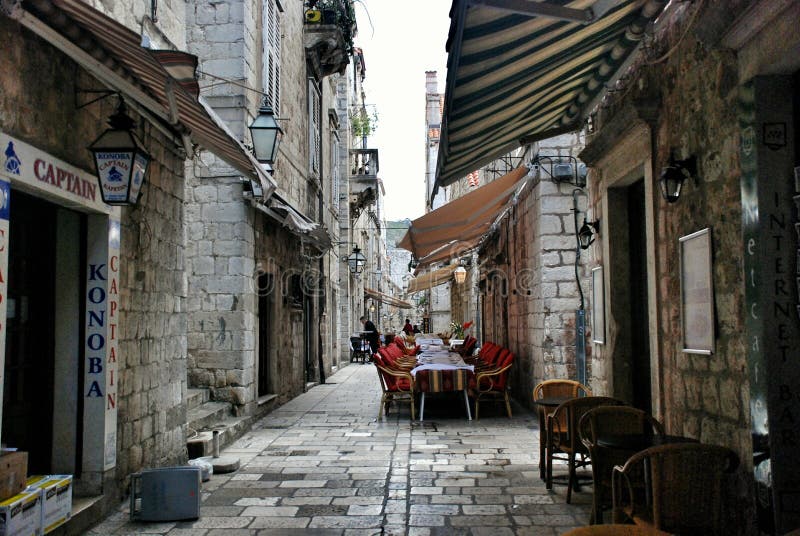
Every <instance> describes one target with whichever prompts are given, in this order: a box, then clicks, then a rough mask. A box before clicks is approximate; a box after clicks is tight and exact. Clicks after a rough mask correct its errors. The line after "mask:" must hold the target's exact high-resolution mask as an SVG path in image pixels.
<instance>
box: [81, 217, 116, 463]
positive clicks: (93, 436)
mask: <svg viewBox="0 0 800 536" xmlns="http://www.w3.org/2000/svg"><path fill="white" fill-rule="evenodd" d="M119 237H120V227H119V221H116V220H114V219H112V218H109V217H107V216H100V215H97V216H89V218H88V233H87V259H86V272H87V274H86V345H85V355H86V357H85V360H86V362H85V364H84V371H85V372H84V429H83V442H84V460H83V461H84V465H83V468H84V470H86V471H96V472H102V471H107V470H109V469H111V468H113V467H114V466H115V465H116V462H117V384H118V376H117V374H118V367H117V353H118V343H117V341H118V336H119V332H118V322H117V319H118V318H119V278H118V276H119ZM87 446H88V447H89V448H86V447H87Z"/></svg>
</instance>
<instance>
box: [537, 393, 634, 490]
mask: <svg viewBox="0 0 800 536" xmlns="http://www.w3.org/2000/svg"><path fill="white" fill-rule="evenodd" d="M622 404H624V402H623V401H622V400H617V399H616V398H610V397H607V396H584V397H578V398H573V399H570V400H568V401H566V402H564V403H563V404H561V405H560V406H558V407H557V408H556V410H555V411H554V412H553V413H551V414H550V415H548V416H547V430H548V434H547V445H546V454H547V479H546V482H547V489H552V487H553V460H558V459H560V460H566V462H567V466H568V469H569V479H568V480H567V504H569V503H570V502H571V501H572V489H573V488H577V487H578V477H577V474H576V469H578V468H579V467H586V466H587V465H589V464H590V463H591V458H590V457H589V450H588V449H587V448H586V446H585V445H584V444H583V443H581V440H580V438H579V437H578V423H579V422H580V420H581V417H583V416H584V415H585V414H586V412H588V411H589V410H591V409H594V408H597V407H599V406H614V405H622ZM562 423H563V424H562ZM559 454H561V455H563V456H562V457H559Z"/></svg>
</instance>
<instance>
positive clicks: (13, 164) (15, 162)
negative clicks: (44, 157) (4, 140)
mask: <svg viewBox="0 0 800 536" xmlns="http://www.w3.org/2000/svg"><path fill="white" fill-rule="evenodd" d="M5 156H6V158H5V162H4V163H3V168H4V169H5V170H6V171H7V172H9V173H11V174H12V175H19V170H20V167H22V162H21V161H20V159H19V156H17V151H16V150H15V149H14V142H13V141H9V142H8V146H7V147H6V151H5Z"/></svg>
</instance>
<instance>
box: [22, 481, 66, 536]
mask: <svg viewBox="0 0 800 536" xmlns="http://www.w3.org/2000/svg"><path fill="white" fill-rule="evenodd" d="M25 491H26V492H27V491H30V492H36V493H39V494H40V496H41V503H42V514H41V527H42V532H41V534H47V533H48V532H52V531H53V530H55V529H57V528H58V527H60V526H61V525H63V524H64V523H66V522H67V521H68V520H69V518H70V516H71V515H72V475H48V476H35V477H31V478H29V479H28V487H27V489H26V490H25Z"/></svg>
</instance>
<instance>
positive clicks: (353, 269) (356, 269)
mask: <svg viewBox="0 0 800 536" xmlns="http://www.w3.org/2000/svg"><path fill="white" fill-rule="evenodd" d="M366 264H367V258H366V257H365V256H364V254H363V253H361V249H360V248H359V247H358V246H354V247H353V253H351V254H350V255H349V256H348V257H347V266H348V268H350V273H353V274H360V273H361V272H362V270H364V266H365V265H366Z"/></svg>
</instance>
